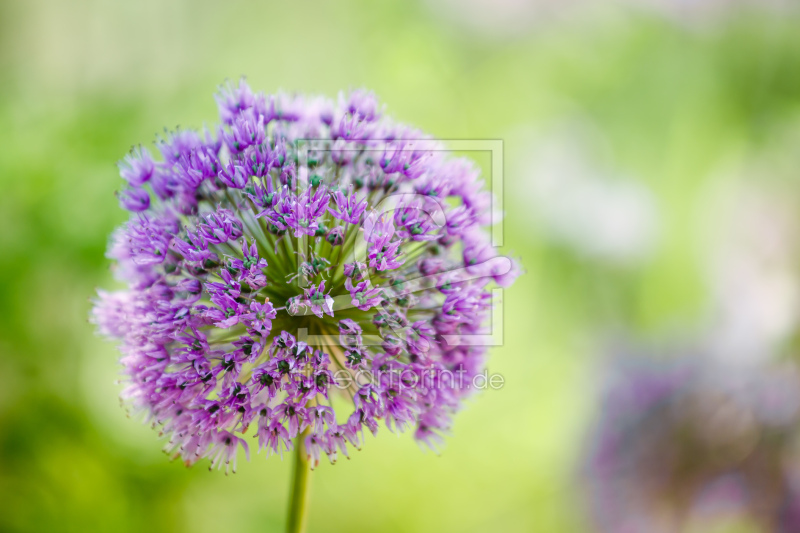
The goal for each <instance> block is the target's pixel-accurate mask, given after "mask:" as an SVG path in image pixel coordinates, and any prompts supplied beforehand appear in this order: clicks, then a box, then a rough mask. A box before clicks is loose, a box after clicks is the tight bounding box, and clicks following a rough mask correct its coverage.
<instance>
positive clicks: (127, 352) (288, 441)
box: [93, 81, 517, 471]
mask: <svg viewBox="0 0 800 533" xmlns="http://www.w3.org/2000/svg"><path fill="white" fill-rule="evenodd" d="M216 100H217V104H218V107H219V112H220V119H221V125H220V126H219V128H218V129H216V130H208V129H206V130H205V131H203V132H197V131H191V130H179V131H176V132H173V133H169V134H168V135H167V136H166V137H165V138H160V139H158V140H157V147H158V151H159V152H160V153H161V159H160V160H157V159H155V158H154V157H153V156H152V154H151V153H150V152H149V151H148V150H147V149H145V148H135V149H133V151H132V152H131V153H130V154H129V155H128V156H127V157H126V158H125V160H124V161H122V162H121V163H120V173H121V176H122V178H123V179H124V180H125V181H126V182H127V185H128V187H127V188H126V189H125V190H124V191H123V192H121V193H120V194H119V201H120V203H121V205H122V207H124V208H125V209H127V210H129V211H131V213H132V214H131V217H130V220H129V221H128V222H127V223H126V224H124V225H123V226H122V227H120V228H119V229H118V230H117V231H116V233H115V234H114V236H113V238H112V242H111V244H110V248H109V256H110V258H111V259H113V261H114V262H115V267H114V271H115V274H116V276H117V277H118V278H119V279H120V280H122V281H124V282H125V283H127V286H128V287H127V289H126V290H122V291H118V292H102V291H101V292H100V293H99V297H98V299H97V301H96V304H95V308H94V311H93V321H94V322H95V323H96V324H97V326H98V329H99V331H100V332H101V333H103V334H105V335H108V336H110V337H112V338H115V339H118V341H119V342H120V349H121V351H122V354H123V357H122V359H121V361H122V364H123V366H124V375H125V378H124V381H125V384H126V387H125V389H124V391H123V393H122V398H123V401H124V402H125V403H126V404H127V406H128V407H129V408H130V409H131V410H132V411H133V412H144V413H146V417H147V419H148V420H151V421H152V423H153V424H154V426H158V427H160V429H161V431H162V432H163V434H165V435H167V436H168V439H169V441H168V444H167V451H168V452H169V453H172V454H174V456H180V457H182V458H183V460H184V461H185V462H186V463H187V464H192V463H194V462H196V461H197V460H198V459H200V458H202V457H209V458H210V459H211V466H212V467H214V466H217V465H222V464H226V465H228V464H230V463H233V467H234V470H235V458H236V453H237V450H238V448H239V447H240V446H241V447H242V448H244V450H245V452H247V453H248V455H249V452H248V446H247V443H246V441H245V438H244V437H245V436H247V435H251V436H252V437H255V438H257V440H258V445H259V449H263V450H266V453H267V455H270V454H273V453H278V454H282V453H283V451H287V450H290V449H291V448H292V447H293V446H296V445H297V443H296V439H297V438H302V439H303V442H304V445H305V449H306V450H307V453H308V455H309V458H310V460H311V462H312V464H316V463H317V462H318V461H319V458H320V457H321V456H322V454H325V455H327V456H328V458H329V459H330V460H331V461H332V462H333V461H335V460H336V457H337V455H338V454H339V453H342V454H344V455H345V456H346V455H347V454H348V448H349V447H351V446H352V447H355V448H360V446H361V444H362V442H363V436H364V429H365V428H366V430H367V431H368V432H370V433H373V434H374V433H376V432H377V430H378V427H379V421H381V420H383V421H385V424H386V426H387V427H388V428H389V429H390V430H392V431H403V430H406V429H409V428H413V429H414V431H415V433H414V435H415V437H416V439H417V440H418V441H420V442H422V443H425V444H427V445H429V446H431V447H434V448H435V447H436V446H437V445H438V444H439V443H440V442H441V436H442V434H444V433H446V432H447V431H448V428H449V427H450V425H451V420H452V416H453V414H454V413H455V412H456V411H457V410H458V409H459V407H460V405H461V404H462V401H463V400H464V398H465V397H467V396H469V395H470V394H471V393H472V392H473V391H474V387H471V386H470V385H471V382H472V379H471V378H473V377H474V376H476V375H477V374H479V373H480V372H482V371H483V369H484V364H485V352H486V348H485V347H484V346H482V344H483V343H482V342H481V335H483V334H485V333H486V327H487V326H486V322H487V319H488V317H489V313H490V312H491V306H492V287H493V286H494V285H499V286H503V287H506V286H508V285H510V284H511V283H512V281H513V280H514V278H515V277H516V274H517V267H516V264H515V263H514V262H513V261H511V260H509V259H508V258H505V257H501V256H498V255H497V252H496V250H495V249H494V248H493V247H492V246H491V242H490V239H489V237H488V234H487V232H486V227H487V226H488V225H489V224H490V223H492V217H491V207H492V203H493V199H492V196H491V195H490V194H489V193H487V192H486V191H484V190H483V189H482V182H481V180H480V178H479V172H478V171H477V170H476V169H475V168H474V167H473V166H471V165H470V164H469V163H468V162H467V161H465V160H463V159H458V158H451V157H448V156H447V154H446V152H445V150H444V148H443V146H442V145H441V144H439V143H437V142H435V141H433V140H431V139H430V138H428V137H426V136H424V135H422V134H421V133H420V132H418V131H416V130H414V129H412V128H409V127H407V126H404V125H401V124H398V123H396V122H393V121H392V120H390V119H388V118H386V117H383V116H382V113H381V108H380V106H379V105H378V102H377V101H376V99H375V98H374V96H373V95H372V94H371V93H367V92H363V91H355V92H352V93H351V94H349V95H347V96H345V95H340V96H339V98H338V100H337V101H335V102H334V101H331V100H328V99H324V98H307V97H303V96H290V95H287V94H277V95H273V96H266V95H264V94H262V93H258V94H255V93H253V92H252V91H251V90H250V88H249V87H248V86H247V85H246V84H245V83H244V81H242V82H241V83H240V84H239V85H238V86H232V85H228V86H226V87H223V88H222V89H221V90H220V92H219V93H218V94H217V95H216ZM227 469H228V467H227V466H226V471H227Z"/></svg>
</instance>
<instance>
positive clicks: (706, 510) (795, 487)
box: [585, 357, 800, 533]
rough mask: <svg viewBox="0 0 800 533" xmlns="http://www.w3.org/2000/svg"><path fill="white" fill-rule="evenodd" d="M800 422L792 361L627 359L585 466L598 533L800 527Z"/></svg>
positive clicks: (608, 393) (612, 384) (616, 373)
mask: <svg viewBox="0 0 800 533" xmlns="http://www.w3.org/2000/svg"><path fill="white" fill-rule="evenodd" d="M702 359H703V358H701V360H702ZM799 422H800V378H799V375H798V371H797V368H795V367H794V366H793V365H789V364H782V365H775V366H760V367H751V368H739V369H735V368H734V369H731V368H730V367H728V368H724V367H720V366H718V365H716V364H713V363H708V364H707V363H702V362H697V360H696V359H695V358H692V361H689V360H688V359H681V360H679V361H677V362H676V361H672V362H663V361H662V362H657V361H652V360H650V361H648V360H647V359H646V358H631V357H624V358H620V359H618V360H617V361H616V362H615V364H614V365H613V366H612V368H611V371H610V372H609V376H608V379H607V382H606V387H605V390H604V392H603V394H602V403H601V416H600V419H599V421H598V423H597V427H596V428H595V430H594V434H593V437H594V438H593V439H592V446H591V449H590V451H589V454H588V456H587V459H586V465H585V476H586V479H587V481H588V484H587V485H588V488H587V495H588V496H589V501H590V505H591V511H592V516H593V518H594V522H595V525H596V529H597V530H598V531H603V532H606V531H607V532H613V533H627V532H631V533H638V532H642V531H647V532H652V533H667V532H678V531H719V529H715V528H717V527H723V526H726V525H727V526H732V525H736V526H737V527H741V526H742V525H748V526H749V527H752V528H755V529H753V530H755V531H775V532H786V533H788V532H794V531H800V472H798V471H797V468H796V467H793V466H792V463H794V464H796V461H797V459H798V453H797V452H798V450H797V448H796V443H797V436H798V435H797V425H798V423H799ZM745 530H746V531H751V529H745ZM725 531H728V529H725ZM736 531H740V530H739V529H736Z"/></svg>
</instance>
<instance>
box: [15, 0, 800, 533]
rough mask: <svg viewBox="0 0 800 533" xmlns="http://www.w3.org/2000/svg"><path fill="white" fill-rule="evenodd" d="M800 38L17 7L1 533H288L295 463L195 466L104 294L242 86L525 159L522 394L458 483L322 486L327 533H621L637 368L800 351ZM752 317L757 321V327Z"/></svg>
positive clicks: (482, 427) (657, 20)
mask: <svg viewBox="0 0 800 533" xmlns="http://www.w3.org/2000/svg"><path fill="white" fill-rule="evenodd" d="M798 15H799V13H798V11H797V10H796V9H792V7H791V4H787V5H780V4H779V3H777V2H768V3H760V2H754V3H752V4H747V3H743V2H722V1H715V2H712V1H708V2H703V1H701V0H697V1H696V2H678V1H675V2H670V1H668V0H663V1H661V2H657V1H655V0H653V1H651V2H646V1H641V2H637V1H635V0H630V1H629V2H627V3H625V4H617V3H597V2H588V1H587V2H565V3H562V2H558V1H556V0H551V1H546V0H537V1H535V2H523V1H521V0H520V1H518V2H514V1H509V0H505V1H502V2H495V1H491V0H469V1H468V2H464V3H459V2H454V1H447V0H426V1H425V2H422V3H417V2H408V1H391V2H388V1H387V2H367V1H344V2H308V1H303V0H301V1H298V2H281V3H277V4H269V3H262V2H252V3H248V2H242V1H238V0H232V1H229V2H211V1H196V0H195V1H188V0H187V1H149V0H147V1H136V2H123V1H119V0H107V1H102V0H94V1H89V0H75V1H70V2H65V1H57V0H50V1H43V0H2V1H0V80H2V83H0V310H1V312H2V320H0V531H48V532H57V531H81V532H86V531H120V532H124V531H131V532H133V531H154V532H155V531H193V532H218V531H231V530H236V531H281V530H282V529H283V527H284V525H283V524H284V513H285V510H286V506H287V494H288V489H289V476H290V473H291V458H286V459H284V460H283V461H281V460H280V459H279V458H277V457H272V458H270V459H269V460H265V459H264V456H263V454H262V455H259V454H254V456H253V457H251V461H250V462H249V463H247V462H245V461H244V457H243V456H240V458H239V469H238V470H239V471H238V473H236V474H235V475H232V476H228V477H226V476H225V475H224V474H223V473H222V472H218V471H214V472H213V473H209V472H208V470H207V465H208V461H201V462H200V463H199V464H197V465H196V466H194V467H192V468H186V467H185V466H184V465H183V464H182V463H181V462H180V461H176V462H171V461H169V459H168V457H167V456H165V455H164V454H163V453H162V452H161V451H160V449H161V447H162V446H163V444H164V441H163V439H160V438H159V436H158V432H157V430H153V429H151V428H150V427H149V426H148V425H145V424H143V423H142V421H141V419H136V418H133V419H129V418H127V417H126V414H125V411H124V409H122V408H121V407H120V405H119V401H118V394H119V391H120V389H121V386H120V385H118V384H117V383H116V380H117V379H118V372H119V367H118V364H117V358H118V353H117V352H116V349H115V346H114V345H113V344H111V343H108V342H106V341H104V340H103V339H101V338H99V337H97V336H96V334H95V332H94V328H93V326H92V325H91V324H89V323H88V321H87V317H88V312H89V309H90V299H91V298H92V296H93V295H94V293H95V291H96V289H97V287H113V286H115V285H114V281H113V280H112V276H111V274H110V271H109V261H108V260H107V259H106V258H105V256H104V254H105V248H106V244H107V239H108V235H109V233H110V232H111V231H112V229H113V228H114V227H115V226H116V225H118V224H120V223H121V222H122V221H123V220H124V219H125V218H126V215H125V213H124V212H123V211H122V210H121V209H120V208H119V207H118V205H117V201H116V199H115V197H114V192H115V191H117V190H119V189H121V188H122V181H121V180H120V178H119V176H118V173H117V169H116V167H115V164H116V162H117V161H118V160H119V159H121V158H122V157H123V156H124V155H125V154H126V153H127V151H128V150H129V149H130V147H131V146H132V145H134V144H138V143H143V144H149V143H151V142H152V141H153V140H154V138H155V135H156V134H157V133H159V132H161V131H163V128H164V127H167V128H170V129H172V128H174V127H176V126H178V125H181V126H186V127H201V126H202V125H203V124H204V123H208V124H210V125H211V124H214V123H215V122H216V120H217V115H216V113H217V110H216V105H215V103H214V100H213V98H212V94H213V92H214V91H215V90H216V87H217V86H218V85H219V84H220V83H221V82H223V81H224V80H225V79H226V78H229V79H238V78H239V76H241V75H246V76H247V79H248V82H249V83H250V85H251V86H252V87H253V88H254V89H255V90H264V91H266V92H273V91H276V90H278V89H284V90H288V91H301V92H311V93H324V94H328V95H331V96H334V95H336V94H337V93H338V91H340V90H347V89H349V88H357V87H367V88H369V89H371V90H373V91H375V92H376V94H377V95H378V97H379V98H380V99H381V101H382V102H384V103H385V104H386V106H387V112H388V113H389V114H391V115H393V116H394V117H396V118H398V119H399V120H402V121H404V122H408V123H410V124H413V125H415V126H418V127H419V128H421V129H423V130H425V131H427V132H430V133H431V134H433V135H435V136H437V137H440V138H443V139H501V140H503V143H504V144H503V146H504V173H503V175H502V181H503V187H504V208H505V212H506V218H505V221H504V237H505V242H504V250H505V251H506V252H507V253H513V254H514V255H516V256H518V257H519V258H521V262H522V264H523V266H524V268H525V269H526V270H527V273H526V275H524V276H522V277H521V278H520V279H519V280H518V282H517V283H516V285H515V286H514V287H513V288H512V289H510V290H507V291H506V292H505V298H504V305H505V307H504V346H502V347H498V348H495V349H493V351H492V354H491V357H490V359H489V370H490V371H491V372H497V373H500V374H502V375H503V376H504V377H505V385H504V387H503V388H502V389H501V390H487V391H485V392H483V393H482V394H479V395H478V396H477V397H476V398H475V399H474V401H471V402H470V404H469V405H468V406H467V408H465V409H464V411H463V412H461V413H460V414H459V415H458V416H457V418H456V422H455V426H454V430H453V434H452V435H451V436H450V437H449V438H448V439H447V445H446V447H445V449H444V451H443V453H442V454H441V455H438V456H437V455H436V454H434V453H431V452H423V451H421V450H420V449H419V448H418V447H417V446H416V444H415V443H414V441H413V439H412V438H411V435H408V434H403V435H400V436H399V437H398V436H396V435H393V434H391V433H390V432H388V431H386V430H382V431H381V433H380V434H379V436H378V437H377V438H368V439H367V442H366V445H365V447H364V449H363V450H362V451H360V452H355V453H354V454H353V456H352V458H351V460H349V461H339V463H338V464H336V465H335V466H331V465H329V464H322V465H321V466H320V468H319V469H318V470H317V471H315V472H314V474H313V478H314V479H313V494H312V504H311V517H310V525H309V529H310V531H330V532H336V531H347V532H356V531H387V532H388V531H409V532H427V531H446V532H449V531H521V532H527V531H535V532H547V533H550V532H573V531H574V532H583V531H592V520H591V518H590V516H589V514H588V512H587V505H586V504H585V501H584V500H585V494H584V491H583V490H582V489H583V487H582V480H581V478H580V476H579V475H578V472H579V471H580V470H581V464H582V461H583V454H584V453H585V451H586V446H587V440H588V439H590V438H591V437H590V432H589V428H590V427H592V424H593V423H594V422H593V421H594V417H595V415H596V411H597V409H596V407H597V403H598V399H597V391H598V388H599V381H600V379H601V377H600V375H601V370H600V369H601V367H602V365H603V361H604V360H605V359H606V358H607V357H608V355H609V346H614V345H615V343H616V342H618V341H619V342H623V343H631V344H637V345H645V346H648V347H649V348H651V349H657V350H666V351H669V349H671V348H672V347H675V346H683V345H687V344H693V343H695V342H696V341H697V339H705V338H707V337H709V336H712V335H717V333H718V331H720V330H724V329H725V327H728V328H729V329H731V328H732V330H733V331H734V332H737V333H741V332H742V327H745V326H752V325H753V323H754V322H758V321H759V320H761V321H762V322H763V324H761V322H758V323H757V324H756V326H754V328H755V329H756V330H757V331H755V332H753V333H752V334H749V333H748V335H750V336H749V337H747V338H748V339H749V340H752V342H753V343H754V345H755V346H756V348H754V350H755V351H759V350H760V351H762V352H769V353H770V354H771V353H773V352H774V353H776V354H779V355H780V354H782V353H784V352H785V346H791V344H792V339H793V338H794V333H793V332H794V329H793V328H794V325H795V318H796V316H795V315H794V313H795V311H796V309H795V307H796V305H795V303H796V302H795V299H796V298H795V297H796V294H795V292H796V290H797V286H796V282H797V280H798V279H800V276H798V275H797V274H796V273H795V272H794V271H793V267H795V266H796V260H797V253H796V252H797V251H798V243H799V242H800V240H798V239H797V237H798V235H797V228H798V226H797V224H796V223H795V221H794V219H793V217H794V216H795V214H796V211H795V206H796V205H798V204H797V202H796V201H795V200H796V198H797V197H800V194H798V193H800V184H799V183H797V178H798V172H800V171H799V170H798V169H800V166H799V165H798V163H800V142H798V141H800V32H798V31H797V28H798V27H800V16H798ZM467 155H469V154H467ZM475 157H476V160H477V161H478V162H479V163H480V164H481V165H482V166H483V168H484V169H485V170H486V172H487V174H488V171H489V168H490V165H489V163H488V158H487V157H486V156H485V154H483V155H481V154H476V156H475ZM499 178H500V177H499V176H493V177H492V179H493V180H497V179H499ZM753 202H755V203H757V204H758V205H757V206H756V208H754V209H756V210H757V214H756V215H754V217H755V219H756V222H754V223H753V224H749V222H748V221H749V220H750V218H748V216H749V215H748V213H750V212H751V211H752V210H753V209H751V207H752V206H751V204H752V203H753ZM776 213H782V215H781V217H782V218H780V217H779V218H780V220H779V222H781V221H782V222H781V223H782V224H783V226H781V227H780V228H777V229H776V228H774V227H773V226H771V225H770V224H771V223H772V222H771V221H772V218H770V217H773V216H775V215H776ZM784 215H785V216H784ZM764 220H766V222H764ZM787 220H788V222H787ZM762 222H763V223H762ZM753 225H755V226H756V227H755V229H754V227H753ZM781 232H782V233H781ZM765 241H770V242H771V241H776V242H775V243H773V248H777V249H778V250H779V251H780V252H781V253H778V259H776V258H775V257H776V256H775V254H774V253H773V251H770V250H772V248H770V250H768V251H767V252H765V253H766V254H767V255H768V257H767V259H765V260H764V261H762V262H760V263H759V265H760V264H762V263H764V264H766V265H767V267H766V268H765V270H764V271H763V272H764V276H765V277H766V279H767V280H769V279H773V278H770V276H773V275H774V276H777V275H778V274H776V273H775V272H776V270H780V275H781V276H783V277H781V278H780V279H781V280H784V281H785V283H783V282H781V283H783V284H779V285H778V287H777V288H775V287H772V285H770V284H769V283H767V284H766V286H767V288H766V289H764V288H763V287H762V285H759V284H758V282H759V281H764V278H762V277H761V275H760V274H759V273H760V272H761V271H756V272H755V274H753V275H752V276H750V277H747V276H744V278H746V279H747V280H750V281H753V279H751V278H754V283H755V285H754V288H752V290H750V289H744V288H743V284H744V283H745V282H744V281H741V279H744V278H741V277H737V275H736V272H734V274H731V275H730V276H729V274H730V270H726V268H728V267H730V266H731V265H734V264H738V263H737V261H739V260H740V259H741V258H745V259H747V258H752V257H754V256H755V254H758V253H761V252H760V251H759V250H760V249H761V248H762V247H763V246H764V245H765ZM784 252H785V253H784ZM770 254H772V255H770ZM759 257H760V256H759ZM779 260H780V261H783V263H780V264H778V263H777V262H778V261H779ZM776 265H777V266H776ZM781 269H782V270H781ZM737 272H738V271H737ZM748 272H749V271H748ZM784 274H785V275H784ZM729 278H730V280H732V281H726V280H728V279H729ZM784 278H785V279H784ZM775 279H777V278H775ZM793 283H794V285H792V284H793ZM773 289H774V290H773ZM770 290H772V292H769V291H770ZM773 292H774V293H775V294H773ZM776 295H777V296H776ZM792 295H794V296H792ZM773 296H774V298H773ZM784 297H785V298H788V302H786V301H784V300H783V299H782V298H784ZM776 298H777V300H778V302H777V303H776V302H775V301H773V300H775V299H776ZM785 298H784V299H785ZM759 306H762V307H764V310H763V312H760V311H759V310H761V309H762V307H759ZM731 309H733V310H732V311H731ZM738 309H742V310H745V311H753V313H754V314H756V315H757V316H756V318H753V317H750V316H749V315H747V316H745V317H744V318H738V320H741V323H742V324H744V326H742V327H739V326H737V324H739V322H736V320H737V318H735V317H739V315H737V314H736V310H738ZM726 313H727V314H726ZM729 316H734V318H731V320H729V321H728V322H731V321H732V323H733V324H734V325H733V326H725V324H724V323H725V317H729ZM720 317H722V319H720ZM720 324H722V325H720ZM762 326H763V327H762ZM759 327H760V329H759ZM781 328H783V329H781ZM762 330H763V331H762ZM721 335H723V336H724V332H723V333H722V334H721ZM753 339H754V340H753ZM738 342H739V341H736V342H735V343H734V344H736V343H738ZM736 346H740V344H736ZM782 350H783V351H782ZM251 448H254V446H251ZM732 527H733V526H732ZM736 527H738V526H736ZM744 527H746V526H745V525H742V526H741V527H740V528H739V529H731V531H733V530H735V531H751V529H742V528H744Z"/></svg>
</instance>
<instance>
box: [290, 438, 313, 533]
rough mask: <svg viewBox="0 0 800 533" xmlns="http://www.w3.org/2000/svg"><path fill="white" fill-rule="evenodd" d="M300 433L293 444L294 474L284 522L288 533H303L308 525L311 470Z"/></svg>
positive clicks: (303, 439)
mask: <svg viewBox="0 0 800 533" xmlns="http://www.w3.org/2000/svg"><path fill="white" fill-rule="evenodd" d="M307 432H308V430H306V431H305V432H303V433H301V434H300V435H298V437H297V441H296V442H295V455H294V474H293V475H292V498H291V500H290V501H289V517H288V519H287V521H286V531H287V532H288V533H304V532H305V530H306V525H307V524H308V502H309V500H310V495H311V468H310V467H309V464H308V459H307V458H306V449H305V444H304V441H305V438H306V433H307Z"/></svg>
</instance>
